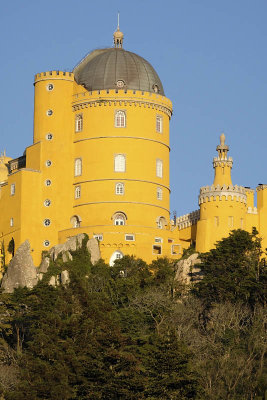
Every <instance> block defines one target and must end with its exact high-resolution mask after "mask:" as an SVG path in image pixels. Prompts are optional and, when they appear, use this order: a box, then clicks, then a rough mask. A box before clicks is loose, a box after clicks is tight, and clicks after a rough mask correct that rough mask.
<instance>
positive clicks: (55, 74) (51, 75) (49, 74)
mask: <svg viewBox="0 0 267 400" xmlns="http://www.w3.org/2000/svg"><path fill="white" fill-rule="evenodd" d="M51 79H64V80H68V81H74V74H73V72H66V71H46V72H40V73H38V74H36V75H35V76H34V83H36V82H39V81H43V80H51Z"/></svg>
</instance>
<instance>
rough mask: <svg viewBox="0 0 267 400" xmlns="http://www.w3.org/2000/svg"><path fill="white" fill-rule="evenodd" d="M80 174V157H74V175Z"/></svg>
mask: <svg viewBox="0 0 267 400" xmlns="http://www.w3.org/2000/svg"><path fill="white" fill-rule="evenodd" d="M81 175H82V159H81V158H75V161H74V176H81Z"/></svg>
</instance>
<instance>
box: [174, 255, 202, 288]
mask: <svg viewBox="0 0 267 400" xmlns="http://www.w3.org/2000/svg"><path fill="white" fill-rule="evenodd" d="M200 263H201V260H200V259H199V258H198V253H194V254H191V256H189V257H188V258H185V259H183V260H180V261H178V262H177V264H176V268H177V269H176V274H175V279H176V280H178V281H179V282H181V283H182V284H185V285H189V284H190V283H192V282H197V281H199V280H200V279H202V272H201V269H200V267H199V264H200Z"/></svg>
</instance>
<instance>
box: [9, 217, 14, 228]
mask: <svg viewBox="0 0 267 400" xmlns="http://www.w3.org/2000/svg"><path fill="white" fill-rule="evenodd" d="M10 226H14V218H13V217H11V218H10Z"/></svg>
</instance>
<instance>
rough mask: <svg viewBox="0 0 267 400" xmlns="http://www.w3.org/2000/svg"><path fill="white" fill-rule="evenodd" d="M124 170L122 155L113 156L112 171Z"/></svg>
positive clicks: (124, 160) (124, 164) (124, 159)
mask: <svg viewBox="0 0 267 400" xmlns="http://www.w3.org/2000/svg"><path fill="white" fill-rule="evenodd" d="M125 170H126V157H125V155H124V154H115V156H114V171H115V172H125Z"/></svg>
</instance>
